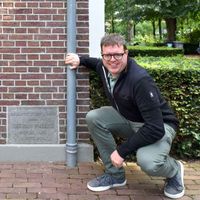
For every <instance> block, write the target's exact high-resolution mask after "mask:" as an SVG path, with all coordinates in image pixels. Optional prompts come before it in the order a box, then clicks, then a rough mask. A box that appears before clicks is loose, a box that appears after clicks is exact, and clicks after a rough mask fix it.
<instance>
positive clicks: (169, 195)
mask: <svg viewBox="0 0 200 200" xmlns="http://www.w3.org/2000/svg"><path fill="white" fill-rule="evenodd" d="M178 163H179V164H180V166H181V182H182V185H183V191H182V192H181V193H179V194H175V195H172V194H169V193H167V192H165V191H164V194H165V196H167V197H169V198H171V199H177V198H181V197H182V196H183V195H184V194H185V187H184V180H183V177H184V167H183V164H182V163H181V162H180V161H178Z"/></svg>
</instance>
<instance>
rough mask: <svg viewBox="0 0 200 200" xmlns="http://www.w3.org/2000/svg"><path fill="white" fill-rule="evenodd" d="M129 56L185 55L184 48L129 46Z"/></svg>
mask: <svg viewBox="0 0 200 200" xmlns="http://www.w3.org/2000/svg"><path fill="white" fill-rule="evenodd" d="M127 48H128V50H129V56H131V57H136V56H154V57H158V56H163V57H165V56H176V55H179V54H180V55H183V54H184V50H183V49H180V48H171V47H149V46H128V47H127Z"/></svg>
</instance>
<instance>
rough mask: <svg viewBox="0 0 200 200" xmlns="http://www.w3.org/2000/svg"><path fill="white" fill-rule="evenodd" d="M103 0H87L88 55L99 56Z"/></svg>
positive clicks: (102, 25) (103, 16)
mask: <svg viewBox="0 0 200 200" xmlns="http://www.w3.org/2000/svg"><path fill="white" fill-rule="evenodd" d="M104 1H105V0H89V42H90V45H89V55H90V56H91V57H100V56H101V49H100V40H101V38H102V37H103V36H104V34H105V3H104Z"/></svg>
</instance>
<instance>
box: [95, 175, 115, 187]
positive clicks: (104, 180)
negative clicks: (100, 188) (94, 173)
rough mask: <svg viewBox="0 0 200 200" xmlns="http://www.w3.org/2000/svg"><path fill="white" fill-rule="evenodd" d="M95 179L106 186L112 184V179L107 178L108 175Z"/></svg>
mask: <svg viewBox="0 0 200 200" xmlns="http://www.w3.org/2000/svg"><path fill="white" fill-rule="evenodd" d="M96 179H97V181H99V182H100V183H101V184H103V185H104V184H105V183H106V184H112V183H113V180H112V177H111V176H109V175H108V174H104V175H102V176H100V177H97V178H96Z"/></svg>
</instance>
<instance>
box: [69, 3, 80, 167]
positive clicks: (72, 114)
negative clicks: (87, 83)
mask: <svg viewBox="0 0 200 200" xmlns="http://www.w3.org/2000/svg"><path fill="white" fill-rule="evenodd" d="M67 52H70V53H75V52H76V0H67ZM66 139H67V142H66V154H67V156H66V165H68V166H69V167H75V166H76V165H77V149H78V145H77V139H76V71H75V70H72V69H70V67H69V66H67V134H66Z"/></svg>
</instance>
